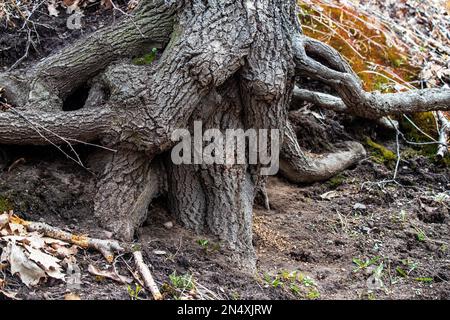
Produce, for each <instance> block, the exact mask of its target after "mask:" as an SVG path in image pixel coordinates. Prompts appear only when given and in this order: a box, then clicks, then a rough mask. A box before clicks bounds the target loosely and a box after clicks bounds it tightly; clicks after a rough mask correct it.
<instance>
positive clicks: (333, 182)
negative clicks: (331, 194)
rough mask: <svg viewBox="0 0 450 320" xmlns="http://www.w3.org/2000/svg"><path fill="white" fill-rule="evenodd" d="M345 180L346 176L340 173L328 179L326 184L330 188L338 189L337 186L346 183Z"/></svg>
mask: <svg viewBox="0 0 450 320" xmlns="http://www.w3.org/2000/svg"><path fill="white" fill-rule="evenodd" d="M344 181H345V178H344V177H343V176H342V175H340V174H339V175H337V176H335V177H333V178H331V179H330V180H328V181H327V183H326V184H327V186H328V187H329V188H332V189H336V188H337V187H339V186H340V185H342V184H343V183H344Z"/></svg>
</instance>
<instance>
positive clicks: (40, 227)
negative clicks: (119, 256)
mask: <svg viewBox="0 0 450 320" xmlns="http://www.w3.org/2000/svg"><path fill="white" fill-rule="evenodd" d="M11 219H12V220H13V221H14V222H15V223H18V224H21V225H23V226H24V227H25V228H26V229H27V230H28V231H30V232H41V233H43V234H44V235H45V236H47V237H50V238H53V239H57V240H61V241H66V242H69V243H72V244H75V245H77V246H79V247H81V248H84V249H95V250H97V251H99V252H100V253H101V254H102V255H103V256H104V257H105V259H106V260H107V261H108V262H109V263H112V262H113V261H114V252H127V251H128V252H131V251H132V247H133V246H132V245H131V244H125V243H120V242H119V241H116V240H103V239H95V238H90V237H87V236H84V235H76V234H73V233H70V232H67V231H64V230H61V229H59V228H55V227H52V226H50V225H48V224H46V223H42V222H31V221H25V220H23V219H21V218H19V217H17V216H13V217H12V218H11Z"/></svg>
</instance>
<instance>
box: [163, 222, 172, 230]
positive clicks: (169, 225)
mask: <svg viewBox="0 0 450 320" xmlns="http://www.w3.org/2000/svg"><path fill="white" fill-rule="evenodd" d="M164 227H165V228H166V229H172V228H173V222H172V221H168V222H166V223H164Z"/></svg>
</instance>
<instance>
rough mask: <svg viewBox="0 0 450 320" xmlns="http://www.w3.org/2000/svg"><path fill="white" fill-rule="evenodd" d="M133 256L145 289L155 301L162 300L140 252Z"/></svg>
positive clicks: (134, 253)
mask: <svg viewBox="0 0 450 320" xmlns="http://www.w3.org/2000/svg"><path fill="white" fill-rule="evenodd" d="M133 256H134V261H135V262H136V267H137V269H138V271H139V273H140V274H141V276H142V278H143V280H144V284H145V286H146V288H147V289H149V290H150V292H151V293H152V295H153V298H154V299H155V300H162V298H163V297H162V295H161V292H159V289H158V286H157V285H156V283H155V280H154V279H153V276H152V274H151V272H150V269H149V268H148V266H147V265H146V264H145V262H144V258H143V257H142V252H141V251H134V252H133Z"/></svg>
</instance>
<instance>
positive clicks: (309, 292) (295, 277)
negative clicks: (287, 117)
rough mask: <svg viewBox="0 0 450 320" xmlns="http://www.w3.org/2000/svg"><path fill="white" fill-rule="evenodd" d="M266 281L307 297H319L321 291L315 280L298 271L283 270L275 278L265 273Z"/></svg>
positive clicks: (276, 286) (274, 286) (299, 295)
mask: <svg viewBox="0 0 450 320" xmlns="http://www.w3.org/2000/svg"><path fill="white" fill-rule="evenodd" d="M264 281H265V282H266V283H267V284H268V285H270V286H271V287H273V288H283V289H285V290H289V291H290V292H291V293H292V294H294V295H295V296H298V297H302V298H306V299H311V300H314V299H318V298H319V297H320V292H319V290H318V289H317V285H316V283H315V282H314V280H313V279H312V278H310V277H308V276H305V275H304V274H302V273H301V272H298V271H287V270H283V271H281V272H279V273H278V274H277V275H276V276H275V278H272V277H271V276H270V275H268V274H265V275H264Z"/></svg>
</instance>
